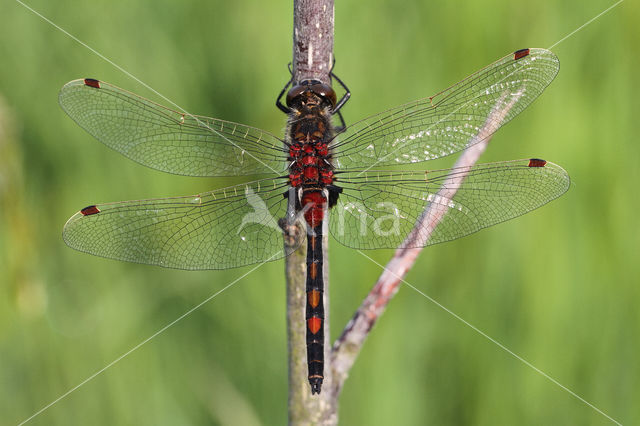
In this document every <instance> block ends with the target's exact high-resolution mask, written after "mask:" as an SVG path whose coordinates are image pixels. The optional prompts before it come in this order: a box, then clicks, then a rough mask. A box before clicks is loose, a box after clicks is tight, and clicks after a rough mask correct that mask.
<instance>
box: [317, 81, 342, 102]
mask: <svg viewBox="0 0 640 426" xmlns="http://www.w3.org/2000/svg"><path fill="white" fill-rule="evenodd" d="M311 90H312V91H313V92H314V93H316V94H318V95H320V96H322V97H323V98H325V99H327V100H328V101H329V102H331V106H336V101H337V98H336V92H335V91H334V90H333V89H332V88H331V86H329V85H328V84H324V83H321V82H317V83H314V84H313V85H312V86H311Z"/></svg>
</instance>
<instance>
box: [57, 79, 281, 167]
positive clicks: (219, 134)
mask: <svg viewBox="0 0 640 426" xmlns="http://www.w3.org/2000/svg"><path fill="white" fill-rule="evenodd" d="M59 102H60V105H61V106H62V109H63V110H64V111H65V112H66V113H67V114H69V116H70V117H71V118H72V119H73V120H74V121H75V122H76V123H78V125H80V127H82V128H83V129H85V130H86V131H87V132H89V133H90V134H91V135H92V136H94V137H95V138H96V139H98V140H99V141H100V142H102V143H104V144H105V145H107V146H108V147H109V148H112V149H114V150H116V151H118V152H120V153H121V154H123V155H125V156H127V157H129V158H130V159H132V160H134V161H136V162H138V163H140V164H143V165H145V166H148V167H151V168H154V169H157V170H162V171H164V172H168V173H174V174H179V175H188V176H236V175H251V174H263V173H270V174H272V173H277V174H280V173H281V172H282V171H283V170H285V162H284V159H285V158H286V152H285V151H284V150H283V142H282V141H281V140H280V139H279V138H277V137H275V136H273V135H272V134H270V133H267V132H265V131H263V130H260V129H257V128H254V127H249V126H245V125H242V124H237V123H232V122H229V121H224V120H218V119H215V118H208V117H201V116H195V115H190V114H187V113H186V112H178V111H174V110H171V109H169V108H166V107H163V106H161V105H158V104H156V103H154V102H151V101H149V100H147V99H145V98H142V97H140V96H137V95H135V94H133V93H130V92H127V91H126V90H123V89H120V88H118V87H116V86H113V85H111V84H109V83H105V82H102V81H98V80H92V79H85V80H74V81H71V82H69V83H67V84H65V85H64V87H62V89H61V90H60V95H59Z"/></svg>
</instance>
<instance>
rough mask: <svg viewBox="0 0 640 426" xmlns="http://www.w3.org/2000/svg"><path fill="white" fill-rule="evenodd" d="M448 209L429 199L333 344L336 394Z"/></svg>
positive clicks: (486, 134)
mask: <svg viewBox="0 0 640 426" xmlns="http://www.w3.org/2000/svg"><path fill="white" fill-rule="evenodd" d="M517 99H518V97H514V99H512V100H511V101H510V102H509V103H507V104H504V103H503V102H504V96H503V97H501V98H500V99H499V100H498V102H497V103H496V106H495V107H494V110H493V111H492V113H491V114H490V115H489V117H488V118H487V120H486V121H485V125H484V127H483V128H482V129H481V130H480V131H479V132H478V134H477V135H476V136H475V137H474V138H473V139H472V140H471V141H470V143H469V145H468V146H469V147H468V148H467V149H466V150H465V151H463V152H462V154H461V155H460V157H459V158H458V160H457V161H456V164H455V166H454V168H455V169H456V172H455V173H451V174H450V175H449V177H448V178H447V179H446V180H445V182H444V184H443V185H442V189H441V190H440V191H439V192H438V195H439V196H441V197H444V199H451V198H453V196H454V195H455V193H456V191H457V189H458V188H459V187H460V184H461V183H462V181H463V180H464V178H465V177H466V175H467V173H468V170H469V169H470V168H471V167H472V166H473V165H474V164H475V163H476V162H477V161H478V159H479V158H480V155H482V153H483V152H484V151H485V149H486V148H487V146H488V144H489V141H490V140H491V136H490V128H495V125H494V126H491V125H490V123H492V122H494V120H497V122H500V121H502V120H503V119H504V117H505V116H506V115H507V114H508V112H509V111H510V110H511V108H512V107H513V105H514V104H515V102H516V101H517ZM478 141H480V142H478ZM461 168H462V169H463V170H464V169H467V173H460V169H461ZM447 209H448V207H447V206H446V205H445V203H430V204H429V205H428V206H427V207H426V208H425V210H424V211H423V213H422V215H421V216H420V218H419V219H418V220H417V221H416V225H415V226H414V228H413V229H412V231H411V233H410V234H409V235H408V236H407V238H406V239H405V241H404V242H403V243H402V245H401V248H399V249H397V250H396V252H395V254H394V256H393V258H392V259H391V260H390V261H389V263H388V264H387V265H386V266H385V268H384V271H383V272H382V274H381V275H380V278H378V281H377V282H376V284H375V285H374V286H373V288H372V289H371V291H370V292H369V294H368V295H367V297H366V298H365V299H364V301H363V302H362V304H361V305H360V307H359V308H358V310H357V311H356V313H355V315H354V316H353V318H352V319H351V321H349V323H348V324H347V326H346V327H345V329H344V330H343V332H342V335H341V336H340V337H339V338H338V340H337V341H336V343H335V344H334V346H333V348H332V351H331V360H330V362H329V363H328V365H330V366H331V369H332V376H333V383H332V384H333V388H332V389H331V392H332V393H333V394H335V395H338V394H339V393H340V390H341V389H342V386H343V385H344V381H345V380H346V378H347V376H348V374H349V370H351V367H352V366H353V363H354V362H355V359H356V357H357V356H358V353H359V352H360V349H361V348H362V345H363V344H364V341H365V340H366V338H367V336H368V335H369V332H370V331H371V329H372V328H373V326H374V325H375V323H376V321H377V320H378V318H380V316H381V315H382V313H383V312H384V310H385V309H386V307H387V304H388V303H389V302H390V301H391V299H392V298H393V296H394V295H395V294H396V293H397V292H398V289H399V287H400V284H401V282H402V280H403V279H404V277H405V276H406V275H407V272H408V271H409V270H410V269H411V267H412V266H413V264H414V263H415V261H416V259H417V258H418V255H419V254H420V252H421V251H422V248H423V247H424V246H426V245H427V244H428V240H429V238H430V236H431V233H432V232H433V230H434V229H435V228H436V227H437V226H438V224H439V223H440V221H441V220H442V218H443V217H444V215H445V214H446V213H447ZM406 247H411V248H406Z"/></svg>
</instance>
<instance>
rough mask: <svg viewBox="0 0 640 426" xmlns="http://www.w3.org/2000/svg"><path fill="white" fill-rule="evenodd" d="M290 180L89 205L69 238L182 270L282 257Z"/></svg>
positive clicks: (105, 253) (68, 228) (83, 247)
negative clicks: (282, 226) (281, 223)
mask: <svg viewBox="0 0 640 426" xmlns="http://www.w3.org/2000/svg"><path fill="white" fill-rule="evenodd" d="M287 187H288V185H287V182H286V180H284V179H264V180H260V181H256V182H251V183H248V184H243V185H237V186H232V187H228V188H224V189H218V190H215V191H212V192H207V193H204V194H199V195H194V196H190V197H176V198H164V199H154V200H140V201H124V202H119V203H110V204H99V205H96V206H89V207H86V208H84V209H82V210H81V211H80V212H78V213H76V214H75V215H74V216H72V217H71V218H70V219H69V220H68V221H67V223H66V225H65V226H64V230H63V234H62V235H63V238H64V241H65V242H66V243H67V245H69V246H70V247H72V248H74V249H76V250H80V251H83V252H87V253H90V254H94V255H96V256H102V257H108V258H112V259H118V260H125V261H128V262H137V263H147V264H151V265H160V266H164V267H167V268H177V269H226V268H233V267H238V266H243V265H249V264H252V263H256V262H261V261H270V260H275V259H279V258H281V257H283V256H285V255H286V253H284V252H283V240H282V231H281V230H280V228H279V227H278V223H277V221H278V219H280V218H283V217H285V213H286V211H287V199H286V198H285V197H284V196H283V194H284V193H285V192H286V190H287Z"/></svg>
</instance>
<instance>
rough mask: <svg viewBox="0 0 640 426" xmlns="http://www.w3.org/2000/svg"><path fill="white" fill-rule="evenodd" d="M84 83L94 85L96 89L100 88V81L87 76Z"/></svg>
mask: <svg viewBox="0 0 640 426" xmlns="http://www.w3.org/2000/svg"><path fill="white" fill-rule="evenodd" d="M84 84H85V85H87V86H89V87H94V88H96V89H99V88H100V82H99V81H98V80H96V79H93V78H85V79H84Z"/></svg>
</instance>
